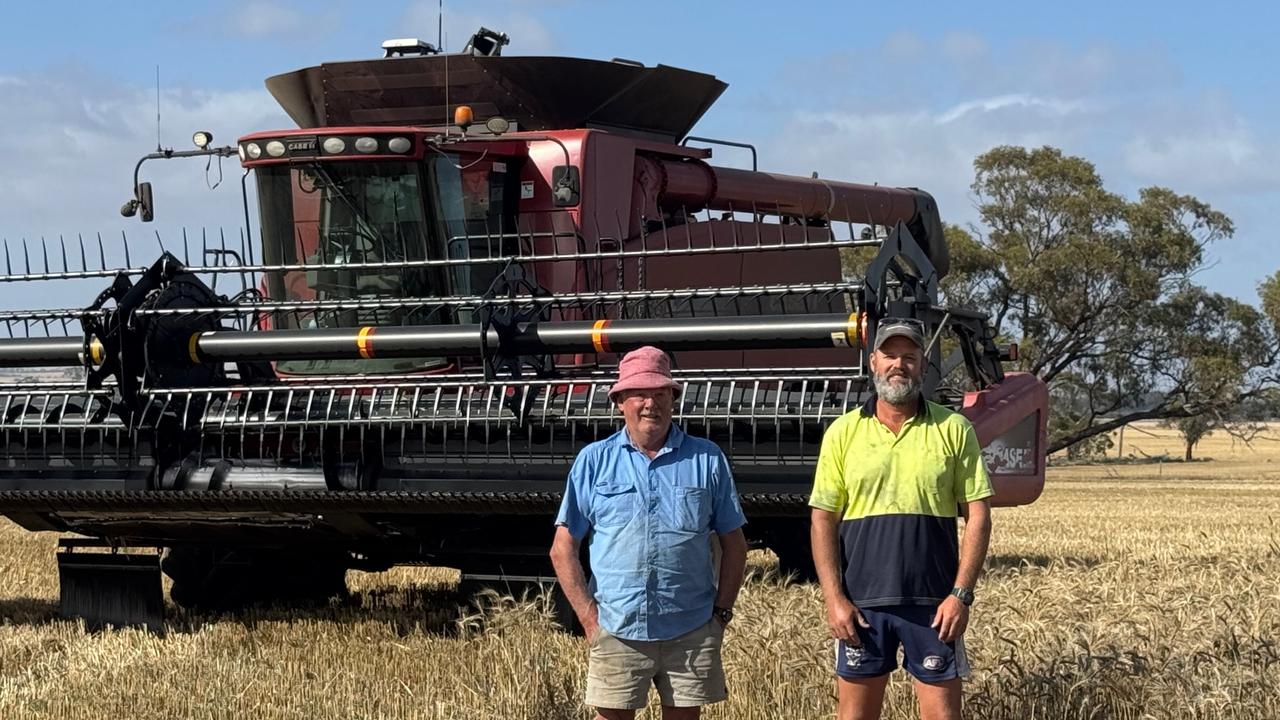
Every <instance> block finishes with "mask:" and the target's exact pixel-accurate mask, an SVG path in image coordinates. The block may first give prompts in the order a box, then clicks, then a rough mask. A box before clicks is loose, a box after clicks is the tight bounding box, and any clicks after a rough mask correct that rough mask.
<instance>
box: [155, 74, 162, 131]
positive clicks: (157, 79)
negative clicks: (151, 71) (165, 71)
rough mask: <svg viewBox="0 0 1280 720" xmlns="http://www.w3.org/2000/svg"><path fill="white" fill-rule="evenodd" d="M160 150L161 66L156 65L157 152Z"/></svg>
mask: <svg viewBox="0 0 1280 720" xmlns="http://www.w3.org/2000/svg"><path fill="white" fill-rule="evenodd" d="M160 150H161V148H160V66H159V65H156V152H160Z"/></svg>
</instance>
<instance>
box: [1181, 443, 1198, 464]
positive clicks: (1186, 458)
mask: <svg viewBox="0 0 1280 720" xmlns="http://www.w3.org/2000/svg"><path fill="white" fill-rule="evenodd" d="M1195 446H1196V444H1195V443H1193V442H1191V441H1190V440H1188V441H1187V454H1186V455H1185V456H1184V457H1183V458H1182V459H1183V460H1185V461H1186V462H1191V448H1193V447H1195Z"/></svg>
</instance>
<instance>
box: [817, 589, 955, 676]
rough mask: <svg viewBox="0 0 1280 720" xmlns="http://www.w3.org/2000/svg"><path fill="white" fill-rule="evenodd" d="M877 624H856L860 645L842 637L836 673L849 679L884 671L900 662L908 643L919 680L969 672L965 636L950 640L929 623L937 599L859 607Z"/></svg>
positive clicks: (906, 660)
mask: <svg viewBox="0 0 1280 720" xmlns="http://www.w3.org/2000/svg"><path fill="white" fill-rule="evenodd" d="M858 610H859V611H861V612H862V617H863V618H865V619H866V621H867V624H868V625H870V626H871V627H869V628H864V627H861V626H859V625H857V624H856V621H855V629H857V631H858V639H859V640H860V641H861V642H862V644H861V645H860V646H855V645H847V644H845V642H844V641H843V640H837V641H836V675H839V676H840V677H842V678H846V679H849V680H858V679H864V678H872V677H879V676H881V675H884V674H886V673H889V672H892V671H893V670H894V669H896V668H897V667H898V648H899V647H901V648H902V659H903V663H902V664H903V667H905V668H906V670H907V672H909V673H911V675H912V676H913V677H915V678H916V679H917V680H920V681H922V682H927V683H937V682H946V681H947V680H954V679H956V678H964V677H968V675H969V661H968V659H967V658H966V657H965V654H964V641H963V639H961V640H956V641H955V642H950V643H944V642H942V641H941V640H939V639H938V631H937V630H935V629H933V628H931V627H929V623H931V622H933V616H934V613H936V612H937V607H936V606H934V605H892V606H887V607H874V608H858Z"/></svg>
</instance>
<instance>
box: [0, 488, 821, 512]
mask: <svg viewBox="0 0 1280 720" xmlns="http://www.w3.org/2000/svg"><path fill="white" fill-rule="evenodd" d="M740 500H741V502H742V505H743V509H744V510H748V511H749V510H769V511H772V512H771V514H801V513H807V512H808V507H807V500H808V498H807V496H805V495H803V494H798V493H746V494H743V495H742V496H741V497H740ZM559 507H560V493H558V492H557V493H551V492H505V493H504V492H400V491H388V492H329V491H306V492H302V491H290V490H218V491H211V492H210V491H205V492H192V491H180V490H175V491H154V490H93V491H81V490H4V491H0V513H6V512H47V513H64V512H76V513H86V512H88V513H92V512H103V513H121V512H124V513H148V512H209V513H213V514H221V513H226V514H233V513H239V512H279V513H325V512H358V513H404V514H422V513H440V512H464V513H496V514H506V515H510V514H516V515H536V514H549V513H553V512H555V511H556V510H557V509H558V508H559Z"/></svg>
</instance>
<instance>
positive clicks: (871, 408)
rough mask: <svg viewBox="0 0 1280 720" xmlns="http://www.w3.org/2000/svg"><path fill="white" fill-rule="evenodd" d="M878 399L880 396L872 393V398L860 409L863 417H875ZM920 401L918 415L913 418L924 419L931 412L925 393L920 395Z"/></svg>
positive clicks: (917, 406)
mask: <svg viewBox="0 0 1280 720" xmlns="http://www.w3.org/2000/svg"><path fill="white" fill-rule="evenodd" d="M878 399H879V396H878V395H876V394H875V393H871V396H870V397H868V398H867V401H866V402H864V403H862V407H861V408H859V409H858V412H860V413H862V416H863V417H875V416H876V401H877V400H878ZM918 399H919V402H918V403H917V404H916V414H915V415H914V416H913V417H924V416H925V415H927V414H928V412H929V403H928V401H926V400H925V399H924V393H920V395H919V398H918Z"/></svg>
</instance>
